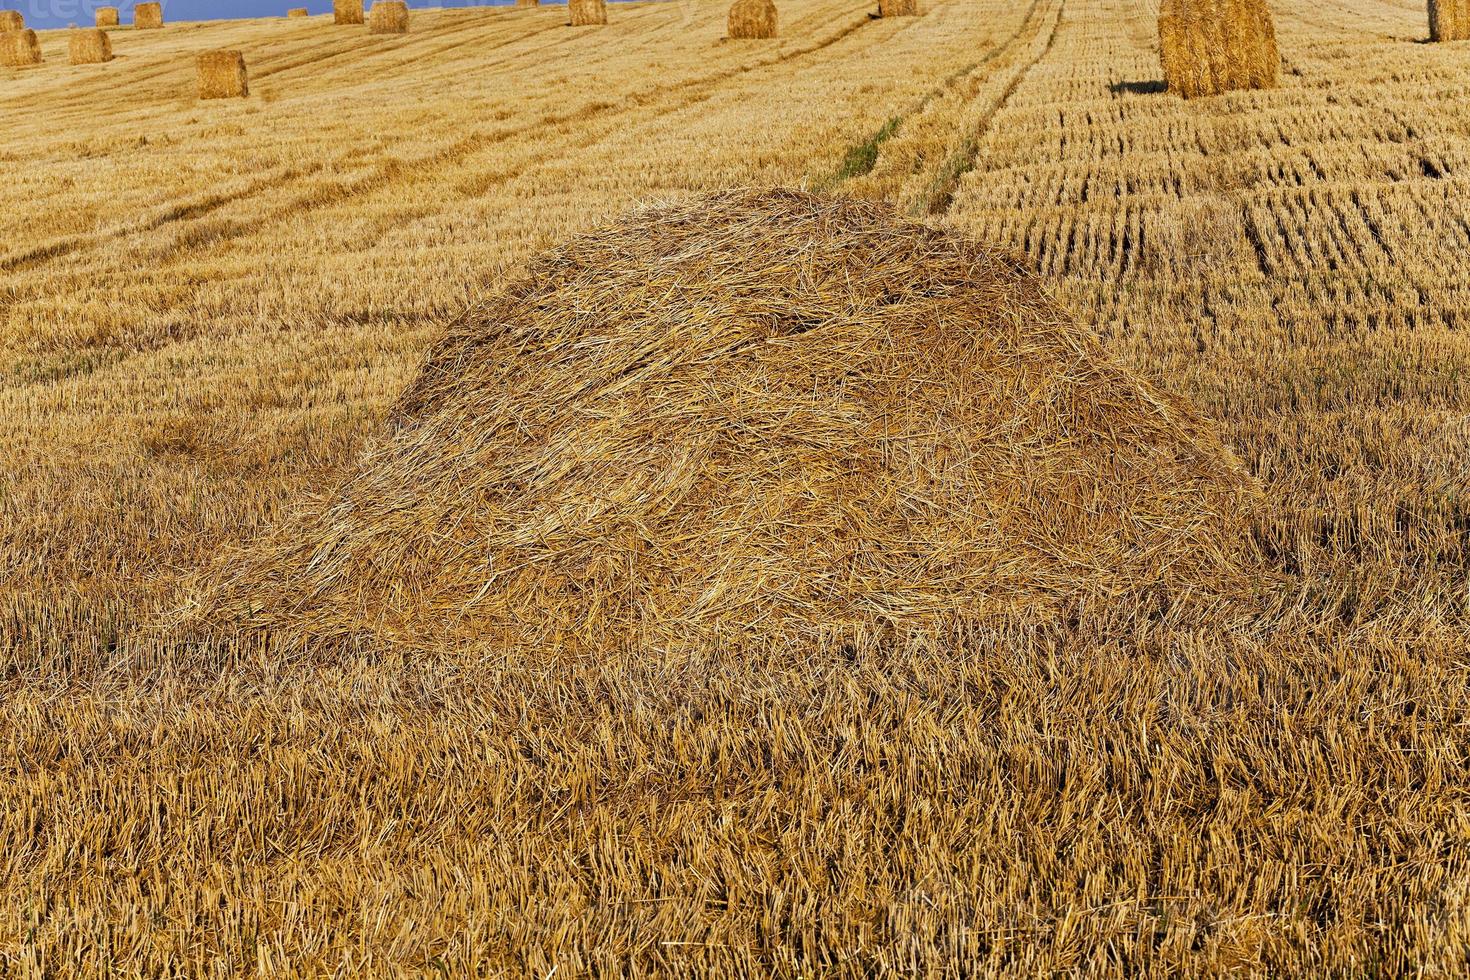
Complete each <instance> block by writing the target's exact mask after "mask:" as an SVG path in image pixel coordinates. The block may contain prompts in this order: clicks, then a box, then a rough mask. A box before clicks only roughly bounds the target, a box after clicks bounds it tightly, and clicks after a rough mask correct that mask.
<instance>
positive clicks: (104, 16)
mask: <svg viewBox="0 0 1470 980" xmlns="http://www.w3.org/2000/svg"><path fill="white" fill-rule="evenodd" d="M95 23H96V24H97V26H98V27H117V26H118V25H119V24H121V23H122V18H121V17H120V16H119V15H118V11H117V8H116V7H98V8H97V18H96V21H95Z"/></svg>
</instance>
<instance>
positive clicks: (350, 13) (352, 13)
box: [332, 0, 363, 24]
mask: <svg viewBox="0 0 1470 980" xmlns="http://www.w3.org/2000/svg"><path fill="white" fill-rule="evenodd" d="M362 22H363V16H362V0H332V23H334V24H361V23H362Z"/></svg>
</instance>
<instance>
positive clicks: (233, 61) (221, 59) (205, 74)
mask: <svg viewBox="0 0 1470 980" xmlns="http://www.w3.org/2000/svg"><path fill="white" fill-rule="evenodd" d="M197 65H198V68H199V97H200V98H201V99H243V98H245V97H246V96H248V95H249V94H250V81H249V77H248V75H247V73H246V71H245V56H244V55H243V54H241V53H240V52H239V51H206V52H204V53H203V54H201V55H199V57H198V59H197Z"/></svg>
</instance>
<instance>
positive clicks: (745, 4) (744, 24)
mask: <svg viewBox="0 0 1470 980" xmlns="http://www.w3.org/2000/svg"><path fill="white" fill-rule="evenodd" d="M725 32H726V33H727V34H728V35H729V36H730V37H731V38H735V39H741V40H743V39H758V38H769V37H775V36H776V4H775V2H774V0H735V2H734V3H733V4H731V5H730V16H729V18H728V20H727V21H726V28H725Z"/></svg>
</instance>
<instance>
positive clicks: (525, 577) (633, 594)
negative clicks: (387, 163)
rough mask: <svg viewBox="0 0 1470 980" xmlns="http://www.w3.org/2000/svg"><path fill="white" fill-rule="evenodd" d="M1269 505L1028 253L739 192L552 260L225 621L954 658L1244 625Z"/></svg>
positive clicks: (432, 383) (238, 591) (253, 553)
mask: <svg viewBox="0 0 1470 980" xmlns="http://www.w3.org/2000/svg"><path fill="white" fill-rule="evenodd" d="M1250 495H1251V491H1250V489H1249V484H1248V482H1247V481H1246V479H1245V478H1244V477H1242V476H1241V475H1240V473H1239V470H1238V468H1237V466H1236V465H1235V463H1234V462H1233V461H1232V460H1231V458H1230V457H1229V454H1228V453H1227V452H1226V451H1225V450H1224V449H1223V448H1222V446H1221V444H1220V443H1219V441H1218V439H1217V438H1216V436H1215V435H1213V434H1212V432H1211V430H1210V428H1209V427H1208V426H1207V425H1206V424H1205V423H1204V422H1202V421H1201V420H1200V419H1199V418H1198V417H1197V416H1196V415H1195V414H1194V413H1193V412H1191V411H1190V410H1189V409H1188V408H1186V407H1183V406H1181V405H1179V404H1177V403H1176V402H1174V401H1173V400H1171V399H1169V398H1168V397H1166V396H1163V395H1161V394H1159V393H1158V392H1156V391H1155V390H1153V389H1152V388H1150V387H1149V386H1148V385H1147V384H1146V383H1144V382H1143V381H1141V380H1139V379H1138V378H1136V377H1134V376H1132V375H1130V374H1129V373H1128V372H1126V371H1124V370H1123V369H1121V368H1120V367H1118V366H1116V365H1114V364H1113V363H1111V362H1110V361H1109V359H1108V357H1107V356H1106V354H1105V353H1104V352H1103V349H1102V348H1101V346H1100V344H1099V343H1098V342H1097V341H1096V340H1094V339H1093V338H1092V336H1091V335H1090V334H1088V333H1087V332H1086V331H1085V330H1084V329H1082V328H1081V327H1079V326H1078V325H1077V324H1076V323H1074V322H1073V321H1072V320H1071V318H1070V317H1068V316H1067V314H1065V313H1064V312H1063V311H1062V310H1060V309H1058V308H1057V307H1056V306H1055V305H1054V304H1053V303H1052V301H1051V300H1049V299H1048V298H1047V295H1046V293H1045V291H1044V289H1043V287H1042V286H1041V284H1040V283H1038V282H1037V281H1035V280H1034V279H1033V278H1032V277H1030V276H1029V275H1027V274H1025V273H1024V272H1022V271H1019V270H1018V268H1017V267H1016V266H1015V265H1013V264H1011V263H1010V262H1009V261H1007V260H1006V259H1004V258H1002V257H1000V256H998V255H996V254H995V253H993V252H991V251H989V250H987V249H986V248H984V247H982V246H980V245H977V244H975V243H973V242H970V241H967V240H965V239H963V238H960V237H958V236H956V235H953V234H950V233H947V232H943V231H938V230H933V229H930V228H927V227H924V226H922V225H919V224H914V223H910V222H907V221H903V220H900V219H898V218H897V217H895V216H894V215H893V214H892V213H891V212H890V211H887V210H884V209H883V208H881V207H879V206H877V205H872V204H868V203H859V202H853V201H843V200H833V199H828V198H819V197H813V196H808V195H805V194H799V193H795V192H789V191H772V192H755V191H736V192H727V193H723V194H719V195H716V196H713V197H709V198H706V199H703V200H698V201H695V202H693V203H689V204H684V205H680V206H677V207H671V208H668V209H665V210H653V211H645V212H641V213H637V214H634V215H633V216H631V217H629V218H627V219H625V220H624V221H623V222H621V223H620V224H618V225H616V226H614V227H612V228H611V229H608V230H606V231H603V232H601V233H599V234H594V235H591V236H589V237H585V238H582V239H580V240H576V241H573V242H572V243H570V244H568V245H566V246H565V247H563V248H561V249H560V250H558V251H555V252H553V253H551V254H549V255H547V256H545V257H543V258H541V259H540V260H538V261H536V262H534V263H533V264H532V265H531V267H530V269H529V271H528V272H527V273H526V274H525V276H524V278H521V279H520V280H518V281H516V282H513V283H511V284H510V285H508V286H507V287H505V289H504V290H503V292H502V293H501V294H500V295H499V296H498V297H497V298H495V299H493V300H491V301H490V302H488V303H487V304H485V305H484V306H482V307H481V308H480V309H478V310H477V311H475V312H473V313H472V314H470V315H468V316H466V317H465V318H464V319H463V320H462V321H461V322H460V323H459V324H458V325H457V326H456V327H454V328H453V329H452V330H451V331H450V333H449V334H448V336H446V337H445V338H443V339H442V340H441V341H440V342H439V343H438V345H437V347H436V349H435V350H433V351H432V352H431V354H430V356H429V358H428V360H427V362H426V363H425V365H424V366H423V368H422V370H421V372H420V374H419V376H418V378H417V379H416V380H415V381H414V382H413V383H412V384H411V385H410V387H409V388H408V390H407V391H406V392H405V393H404V394H403V395H402V397H401V399H400V401H399V403H398V405H397V406H396V408H395V409H394V412H393V415H392V417H391V418H390V420H389V422H388V424H387V427H386V430H385V431H384V433H383V434H382V436H381V438H380V439H379V440H378V441H377V443H376V444H375V445H373V446H371V447H370V448H369V449H368V451H367V452H366V453H365V454H364V455H363V456H362V457H361V458H360V459H359V461H358V463H357V465H356V466H355V468H354V470H353V472H351V473H350V474H348V475H347V477H346V479H345V482H343V483H342V485H341V486H340V487H339V489H337V490H336V491H333V492H332V493H331V494H330V495H328V497H327V498H326V499H325V500H322V501H320V502H319V503H316V504H313V505H311V506H309V507H308V508H306V510H305V511H304V512H303V513H302V514H300V515H298V516H297V517H296V518H294V519H292V520H290V521H287V522H285V524H284V525H283V526H281V527H280V528H278V529H277V530H276V531H274V532H272V533H271V534H269V535H268V536H267V537H266V538H265V539H263V540H262V541H259V542H257V543H256V544H255V545H254V546H253V547H252V548H251V549H250V550H249V551H247V552H246V553H244V554H241V555H231V556H229V557H228V558H227V559H225V560H222V561H221V562H220V564H219V565H218V568H217V570H216V571H215V572H214V573H212V574H211V576H210V577H209V578H208V579H207V581H206V582H205V583H203V585H202V589H201V591H200V592H199V593H198V600H197V603H196V605H195V606H194V611H193V616H194V617H195V618H196V621H200V620H202V622H204V623H206V624H213V625H214V627H215V628H219V629H227V630H234V629H239V628H241V627H246V628H262V629H266V630H269V631H272V632H274V633H276V634H277V635H279V636H282V637H286V638H289V640H291V641H292V642H294V641H296V640H300V639H306V640H308V641H309V640H312V639H317V640H321V639H328V638H335V639H339V640H346V639H349V638H356V639H358V640H361V639H367V640H368V641H369V642H373V641H380V642H385V643H402V644H408V645H411V646H418V645H429V644H441V643H449V644H457V643H469V644H490V645H494V646H497V647H499V648H502V649H517V650H522V651H534V650H538V649H541V650H545V649H553V648H554V649H558V650H585V651H588V652H595V651H597V650H609V649H612V648H629V647H633V646H639V645H644V646H648V647H649V648H650V649H667V648H671V647H675V646H682V645H687V644H696V645H711V644H720V645H732V644H733V645H741V646H749V645H752V644H754V645H757V646H771V647H772V648H775V647H776V646H779V647H780V648H782V649H786V648H788V645H789V644H792V643H796V644H813V643H822V642H828V641H831V640H832V639H833V638H834V637H843V636H863V637H874V636H883V637H892V638H898V637H905V638H909V639H914V640H919V641H922V640H923V639H924V638H926V637H936V636H940V635H944V636H953V635H955V633H954V631H955V630H960V631H962V632H963V631H965V630H971V629H975V628H980V627H981V626H982V625H983V624H987V623H993V622H999V621H1002V620H1004V621H1007V622H1014V621H1015V619H1014V617H1017V616H1023V617H1028V618H1027V620H1026V621H1027V622H1035V621H1037V620H1047V621H1051V622H1061V621H1062V620H1061V617H1064V616H1068V615H1072V614H1075V612H1076V611H1077V610H1079V609H1092V608H1094V605H1095V604H1108V603H1112V604H1114V605H1113V607H1111V608H1126V609H1129V610H1139V609H1155V610H1157V609H1160V608H1165V607H1168V608H1184V607H1185V606H1186V605H1189V606H1190V608H1194V607H1196V606H1198V608H1204V606H1206V605H1209V606H1212V607H1217V606H1218V604H1219V603H1221V602H1222V601H1223V600H1221V598H1220V597H1221V596H1223V595H1226V594H1227V593H1231V591H1232V590H1233V589H1235V588H1237V587H1238V586H1240V584H1241V583H1242V582H1243V575H1244V572H1243V571H1242V570H1241V569H1240V566H1239V565H1238V553H1239V550H1240V546H1241V545H1240V541H1241V533H1242V532H1241V531H1240V530H1239V529H1240V527H1242V526H1243V524H1244V522H1243V521H1242V519H1241V513H1242V510H1243V509H1244V508H1245V507H1246V506H1247V502H1248V501H1249V499H1250ZM1221 608H1223V607H1221Z"/></svg>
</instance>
